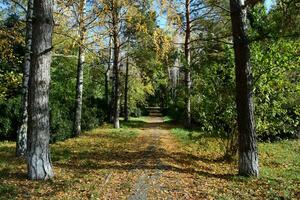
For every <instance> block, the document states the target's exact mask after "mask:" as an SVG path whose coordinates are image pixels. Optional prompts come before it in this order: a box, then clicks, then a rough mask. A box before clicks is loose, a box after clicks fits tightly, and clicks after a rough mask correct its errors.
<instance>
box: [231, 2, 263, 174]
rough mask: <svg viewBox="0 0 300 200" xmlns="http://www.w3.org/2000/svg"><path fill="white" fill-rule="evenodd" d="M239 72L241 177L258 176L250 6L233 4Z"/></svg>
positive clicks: (237, 96) (235, 50) (233, 29)
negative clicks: (249, 32) (249, 38)
mask: <svg viewBox="0 0 300 200" xmlns="http://www.w3.org/2000/svg"><path fill="white" fill-rule="evenodd" d="M230 11H231V24H232V36H233V43H234V55H235V68H236V69H235V72H236V105H237V123H238V132H239V174H240V175H244V176H258V173H259V169H258V152H257V142H256V132H255V122H254V105H253V88H252V87H253V86H252V72H251V64H250V48H249V41H248V39H247V25H246V22H247V5H246V4H245V1H244V0H230Z"/></svg>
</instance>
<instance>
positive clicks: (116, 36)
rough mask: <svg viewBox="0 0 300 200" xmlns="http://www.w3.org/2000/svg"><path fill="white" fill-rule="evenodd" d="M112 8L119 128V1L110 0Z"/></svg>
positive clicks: (116, 113)
mask: <svg viewBox="0 0 300 200" xmlns="http://www.w3.org/2000/svg"><path fill="white" fill-rule="evenodd" d="M111 10H112V41H113V73H114V94H115V95H114V107H113V116H114V119H113V120H114V127H115V128H120V122H119V113H120V81H119V56H120V38H119V30H120V27H119V26H120V25H119V23H120V18H119V17H120V16H119V10H120V6H119V1H118V0H112V1H111Z"/></svg>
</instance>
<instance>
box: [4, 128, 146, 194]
mask: <svg viewBox="0 0 300 200" xmlns="http://www.w3.org/2000/svg"><path fill="white" fill-rule="evenodd" d="M139 133H140V132H139V131H138V130H137V129H134V128H121V129H118V130H115V129H112V128H111V127H110V125H107V126H104V127H100V128H98V129H94V130H92V131H89V132H86V133H84V134H82V135H81V136H80V137H79V138H72V139H68V140H66V141H63V142H57V143H55V144H53V145H51V158H52V162H53V166H54V172H55V179H53V180H49V181H42V182H41V181H39V182H37V181H29V180H27V179H26V165H25V160H24V159H20V158H15V156H14V154H15V144H14V143H13V142H0V199H1V200H2V199H3V200H4V199H5V200H6V199H24V198H29V199H49V198H50V199H99V198H101V197H102V196H103V195H104V194H106V193H107V194H112V192H108V190H109V189H110V188H113V187H112V186H111V184H116V182H117V181H121V178H120V180H115V181H112V183H111V184H107V186H106V187H105V186H104V185H103V183H104V182H105V180H106V178H107V176H108V175H109V174H111V173H116V174H118V173H119V172H118V170H119V169H120V170H121V169H122V167H124V168H125V167H128V168H130V165H129V164H128V166H127V163H128V162H129V161H130V160H131V159H132V160H134V159H136V156H138V155H134V153H131V152H133V151H134V149H133V147H135V146H136V145H132V144H133V143H135V141H136V140H137V138H138V135H139ZM116 170H117V171H116ZM122 181H123V180H122ZM99 187H102V189H99ZM125 189H126V188H124V187H122V188H120V189H119V190H116V191H114V192H115V193H119V195H120V194H122V192H123V190H125ZM115 196H117V194H115Z"/></svg>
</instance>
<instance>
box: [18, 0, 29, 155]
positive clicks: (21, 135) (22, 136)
mask: <svg viewBox="0 0 300 200" xmlns="http://www.w3.org/2000/svg"><path fill="white" fill-rule="evenodd" d="M32 6H33V0H28V4H27V15H26V36H25V55H24V64H23V82H22V94H23V97H22V122H21V125H20V127H19V130H18V132H17V142H16V156H24V155H25V154H26V150H27V129H28V124H27V123H28V111H27V107H28V81H29V70H30V53H31V44H32V13H33V10H32Z"/></svg>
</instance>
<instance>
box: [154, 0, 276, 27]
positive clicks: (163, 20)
mask: <svg viewBox="0 0 300 200" xmlns="http://www.w3.org/2000/svg"><path fill="white" fill-rule="evenodd" d="M154 2H156V1H154ZM274 3H275V0H265V7H266V9H267V11H269V10H270V9H271V7H272V5H273V4H274ZM155 4H156V3H155ZM154 7H155V8H156V9H158V6H157V5H154ZM157 21H158V25H159V27H160V28H165V27H166V26H167V17H166V15H160V16H159V17H158V18H157Z"/></svg>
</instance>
